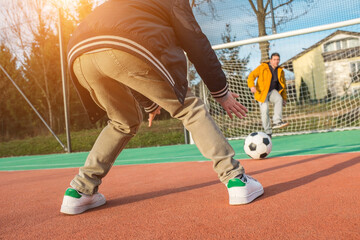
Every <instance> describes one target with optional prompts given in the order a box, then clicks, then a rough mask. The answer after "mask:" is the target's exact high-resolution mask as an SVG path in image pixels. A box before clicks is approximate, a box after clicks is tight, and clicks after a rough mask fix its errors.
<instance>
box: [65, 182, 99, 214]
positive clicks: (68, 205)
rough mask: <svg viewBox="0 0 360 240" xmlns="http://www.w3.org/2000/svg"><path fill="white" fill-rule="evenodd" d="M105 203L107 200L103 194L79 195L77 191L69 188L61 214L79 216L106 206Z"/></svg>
mask: <svg viewBox="0 0 360 240" xmlns="http://www.w3.org/2000/svg"><path fill="white" fill-rule="evenodd" d="M105 203H106V199H105V197H104V195H102V194H101V193H95V194H93V195H85V194H82V193H79V192H78V191H76V189H73V188H68V189H66V191H65V194H64V199H63V203H62V205H61V209H60V212H62V213H65V214H79V213H82V212H85V211H86V210H88V209H91V208H96V207H99V206H101V205H104V204H105Z"/></svg>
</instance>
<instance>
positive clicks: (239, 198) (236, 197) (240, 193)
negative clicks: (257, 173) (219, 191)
mask: <svg viewBox="0 0 360 240" xmlns="http://www.w3.org/2000/svg"><path fill="white" fill-rule="evenodd" d="M226 186H227V189H228V191H229V203H230V205H239V204H247V203H250V202H252V201H254V200H255V198H257V197H259V196H261V195H262V194H263V193H264V189H263V187H262V185H261V183H259V182H258V181H257V180H256V179H254V178H252V177H250V176H249V175H246V174H243V176H242V177H241V178H233V179H230V180H229V182H228V184H227V185H226Z"/></svg>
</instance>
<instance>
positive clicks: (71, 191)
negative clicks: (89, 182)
mask: <svg viewBox="0 0 360 240" xmlns="http://www.w3.org/2000/svg"><path fill="white" fill-rule="evenodd" d="M64 195H65V196H69V197H73V198H81V195H80V194H79V193H78V191H76V190H75V189H73V188H68V189H66V191H65V194H64Z"/></svg>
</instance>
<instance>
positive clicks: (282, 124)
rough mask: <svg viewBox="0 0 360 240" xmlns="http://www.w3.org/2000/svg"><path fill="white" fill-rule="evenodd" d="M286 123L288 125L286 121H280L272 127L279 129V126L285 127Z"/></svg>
mask: <svg viewBox="0 0 360 240" xmlns="http://www.w3.org/2000/svg"><path fill="white" fill-rule="evenodd" d="M288 125H289V123H288V122H284V121H281V122H279V123H275V124H274V125H273V127H272V128H273V129H279V128H284V127H287V126H288Z"/></svg>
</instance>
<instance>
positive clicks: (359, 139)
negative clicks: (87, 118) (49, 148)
mask: <svg viewBox="0 0 360 240" xmlns="http://www.w3.org/2000/svg"><path fill="white" fill-rule="evenodd" d="M272 142H273V148H272V152H271V153H270V155H269V157H281V156H297V155H312V154H329V153H344V152H360V130H349V131H339V132H326V133H312V134H304V135H292V136H278V137H274V138H273V139H272ZM230 144H231V145H232V146H233V147H234V149H235V151H236V156H235V158H236V159H249V157H248V156H247V155H246V154H245V153H244V150H243V144H244V140H231V141H230ZM87 155H88V152H78V153H64V154H51V155H33V156H22V157H9V158H0V171H18V170H33V169H56V168H73V167H80V166H82V165H83V164H84V162H85V159H86V156H87ZM359 160H360V156H359ZM191 161H207V159H205V158H204V157H203V156H202V155H201V154H200V152H199V150H198V149H197V148H196V146H195V145H173V146H162V147H149V148H133V149H125V150H124V151H123V152H122V153H121V154H120V156H119V157H118V158H117V159H116V161H115V164H114V165H130V164H150V163H163V162H191Z"/></svg>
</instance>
